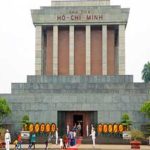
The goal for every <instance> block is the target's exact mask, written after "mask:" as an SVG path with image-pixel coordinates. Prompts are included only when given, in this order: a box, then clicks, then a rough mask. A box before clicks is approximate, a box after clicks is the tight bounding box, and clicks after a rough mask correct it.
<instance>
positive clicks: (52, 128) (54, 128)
mask: <svg viewBox="0 0 150 150" xmlns="http://www.w3.org/2000/svg"><path fill="white" fill-rule="evenodd" d="M55 131H56V124H55V123H52V124H51V132H55Z"/></svg>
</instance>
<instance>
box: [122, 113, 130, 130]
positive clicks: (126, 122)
mask: <svg viewBox="0 0 150 150" xmlns="http://www.w3.org/2000/svg"><path fill="white" fill-rule="evenodd" d="M121 124H122V125H123V127H124V131H129V130H130V126H131V125H132V121H131V120H130V117H129V115H128V114H127V113H124V114H123V115H122V117H121Z"/></svg>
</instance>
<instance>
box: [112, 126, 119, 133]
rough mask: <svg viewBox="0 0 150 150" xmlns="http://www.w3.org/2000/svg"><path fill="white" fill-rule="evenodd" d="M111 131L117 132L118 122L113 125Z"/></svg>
mask: <svg viewBox="0 0 150 150" xmlns="http://www.w3.org/2000/svg"><path fill="white" fill-rule="evenodd" d="M113 132H114V133H117V132H118V124H114V125H113Z"/></svg>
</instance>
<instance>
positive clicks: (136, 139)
mask: <svg viewBox="0 0 150 150" xmlns="http://www.w3.org/2000/svg"><path fill="white" fill-rule="evenodd" d="M143 138H144V134H143V132H142V131H140V130H137V129H133V130H131V140H132V141H131V142H130V144H131V149H135V148H138V149H140V145H141V140H142V139H143Z"/></svg>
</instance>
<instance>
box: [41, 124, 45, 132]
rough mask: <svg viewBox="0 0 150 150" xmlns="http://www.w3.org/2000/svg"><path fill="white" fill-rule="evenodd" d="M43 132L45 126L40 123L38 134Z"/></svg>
mask: <svg viewBox="0 0 150 150" xmlns="http://www.w3.org/2000/svg"><path fill="white" fill-rule="evenodd" d="M44 131H45V124H44V123H41V125H40V132H44Z"/></svg>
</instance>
